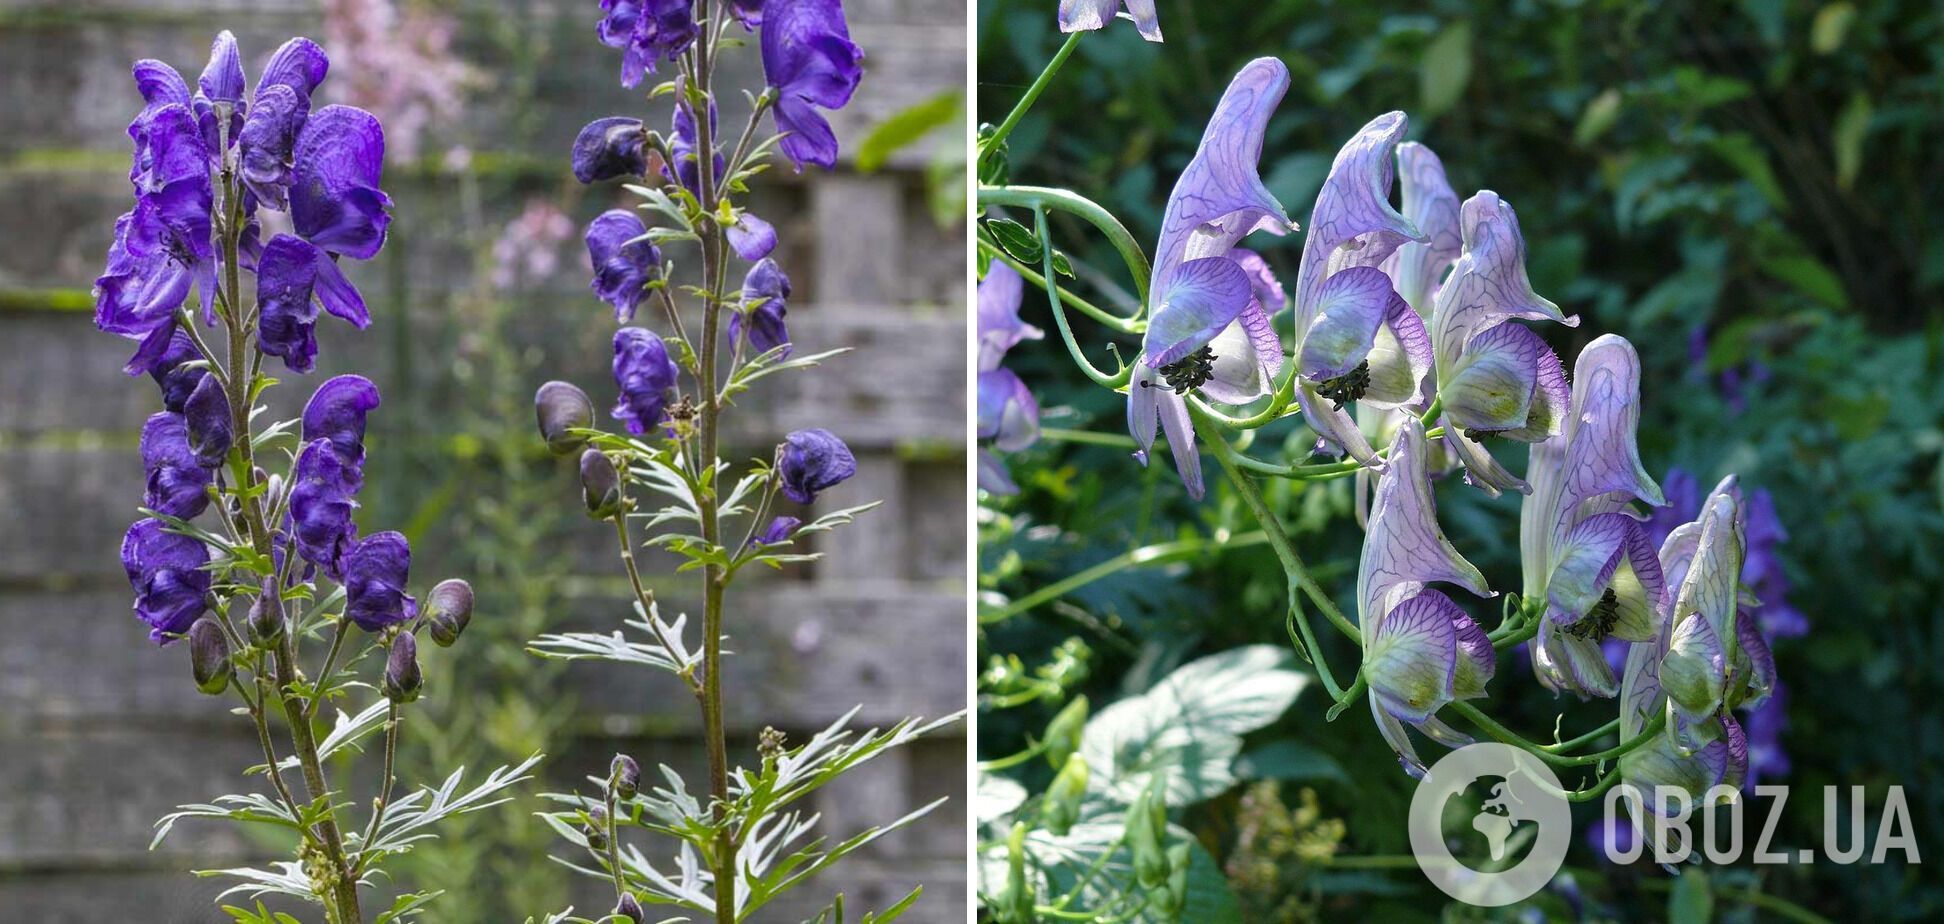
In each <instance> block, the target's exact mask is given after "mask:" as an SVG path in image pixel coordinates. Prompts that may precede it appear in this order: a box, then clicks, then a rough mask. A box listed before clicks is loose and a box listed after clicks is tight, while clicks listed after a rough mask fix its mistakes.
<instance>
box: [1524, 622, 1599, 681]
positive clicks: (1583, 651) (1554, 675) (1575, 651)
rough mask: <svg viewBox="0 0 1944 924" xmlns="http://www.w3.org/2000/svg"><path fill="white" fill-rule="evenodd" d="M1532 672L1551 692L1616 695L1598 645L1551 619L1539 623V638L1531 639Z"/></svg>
mask: <svg viewBox="0 0 1944 924" xmlns="http://www.w3.org/2000/svg"><path fill="white" fill-rule="evenodd" d="M1532 670H1533V673H1534V674H1535V675H1537V676H1538V678H1539V682H1540V683H1541V684H1542V685H1544V686H1545V687H1546V689H1548V690H1551V691H1553V692H1554V693H1559V692H1571V693H1573V694H1575V695H1577V696H1579V697H1580V698H1582V699H1584V698H1586V697H1589V696H1598V697H1601V698H1609V697H1612V696H1613V695H1615V694H1617V693H1619V692H1620V687H1619V684H1618V683H1617V682H1615V681H1614V679H1613V668H1611V667H1609V666H1607V661H1606V654H1605V653H1603V652H1602V651H1600V644H1599V643H1598V642H1595V641H1593V640H1591V639H1584V638H1580V637H1578V636H1575V635H1569V634H1567V633H1566V632H1565V631H1564V630H1562V629H1561V628H1560V627H1559V625H1558V624H1557V623H1556V622H1554V621H1553V620H1551V619H1547V620H1545V621H1543V622H1541V623H1540V624H1539V635H1538V636H1537V637H1536V638H1535V639H1533V643H1532Z"/></svg>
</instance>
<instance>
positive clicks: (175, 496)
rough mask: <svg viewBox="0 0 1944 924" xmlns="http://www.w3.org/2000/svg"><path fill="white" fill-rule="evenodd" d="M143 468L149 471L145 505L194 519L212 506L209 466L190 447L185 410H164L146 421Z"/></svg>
mask: <svg viewBox="0 0 1944 924" xmlns="http://www.w3.org/2000/svg"><path fill="white" fill-rule="evenodd" d="M141 450H142V470H143V471H144V472H146V473H147V475H148V487H147V491H146V492H145V493H144V494H143V496H142V506H144V507H147V508H149V509H150V510H153V511H156V512H157V513H165V514H168V515H169V516H172V517H180V518H182V519H185V520H187V519H190V518H193V517H195V516H197V515H198V514H200V513H202V512H203V511H204V510H205V509H207V508H208V507H209V492H208V490H207V488H208V486H209V483H210V480H211V479H212V478H213V477H214V476H213V474H212V473H211V472H210V471H209V469H208V468H206V467H204V466H203V465H201V464H200V463H198V462H197V461H196V454H195V452H194V450H192V449H190V448H189V428H188V424H187V423H186V422H185V421H184V419H183V416H182V415H181V414H175V413H171V412H169V411H162V412H161V413H158V414H154V415H151V416H150V417H149V419H148V421H147V422H146V423H144V424H143V425H142V442H141Z"/></svg>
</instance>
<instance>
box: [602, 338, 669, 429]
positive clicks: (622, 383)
mask: <svg viewBox="0 0 1944 924" xmlns="http://www.w3.org/2000/svg"><path fill="white" fill-rule="evenodd" d="M676 374H677V373H676V369H675V361H674V360H672V359H670V358H669V357H668V346H667V344H664V343H662V339H661V338H660V337H657V336H655V333H654V332H653V331H650V330H645V329H643V328H639V327H623V328H621V329H620V330H618V331H615V332H614V383H615V384H616V385H617V386H619V387H620V389H621V397H620V400H618V401H616V402H615V405H614V411H613V414H614V419H615V420H619V421H622V422H624V423H626V424H627V425H628V432H629V433H637V434H638V433H647V432H648V431H650V430H652V429H654V428H655V427H656V426H658V425H660V424H661V422H662V421H663V420H666V419H667V418H668V402H669V401H670V400H672V399H673V398H674V397H675V377H676Z"/></svg>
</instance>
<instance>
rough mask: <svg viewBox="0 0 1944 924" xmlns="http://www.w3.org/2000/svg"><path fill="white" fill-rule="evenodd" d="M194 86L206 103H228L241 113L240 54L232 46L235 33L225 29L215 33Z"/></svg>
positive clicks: (241, 81)
mask: <svg viewBox="0 0 1944 924" xmlns="http://www.w3.org/2000/svg"><path fill="white" fill-rule="evenodd" d="M196 90H197V92H198V93H199V94H200V95H201V96H202V98H203V99H204V100H205V101H207V102H210V103H228V104H229V105H230V106H231V107H232V108H233V109H234V110H235V112H236V114H237V115H239V116H240V115H242V114H243V111H242V103H243V56H242V55H241V54H239V53H238V52H237V50H236V36H235V35H233V34H231V33H230V31H229V30H228V29H224V30H223V31H221V32H219V33H217V34H216V41H215V42H214V43H213V44H211V45H210V46H209V64H208V65H206V66H204V67H203V72H202V76H201V77H198V78H196Z"/></svg>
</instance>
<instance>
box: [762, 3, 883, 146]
mask: <svg viewBox="0 0 1944 924" xmlns="http://www.w3.org/2000/svg"><path fill="white" fill-rule="evenodd" d="M760 44H761V48H762V55H763V75H764V78H765V79H766V80H767V81H768V82H769V85H770V86H771V87H773V88H775V90H776V91H777V99H776V110H775V112H776V128H777V130H778V131H781V132H788V133H789V135H788V136H787V137H785V138H784V139H783V141H782V144H781V145H780V147H781V150H782V151H783V156H785V157H788V158H789V159H790V160H791V161H792V162H794V163H795V164H796V167H797V169H798V170H799V171H800V170H802V169H803V165H804V164H817V165H819V166H821V167H824V168H825V169H829V168H831V167H834V166H835V165H836V163H837V139H836V137H835V136H834V135H832V134H831V131H830V124H829V123H828V122H826V121H824V117H823V115H822V113H820V112H818V111H817V110H818V108H823V109H832V110H835V109H842V108H843V107H844V106H845V105H846V104H847V103H849V102H850V98H851V94H852V93H853V92H855V91H856V89H857V83H858V81H859V80H860V79H862V77H863V75H864V69H863V66H862V64H861V62H862V60H863V58H864V51H863V49H861V48H859V47H857V44H856V43H855V42H852V41H851V38H850V27H849V25H848V24H847V23H846V22H845V21H844V6H843V3H842V0H769V2H768V3H766V4H765V5H764V7H763V29H762V37H761V42H760Z"/></svg>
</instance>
